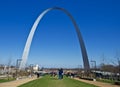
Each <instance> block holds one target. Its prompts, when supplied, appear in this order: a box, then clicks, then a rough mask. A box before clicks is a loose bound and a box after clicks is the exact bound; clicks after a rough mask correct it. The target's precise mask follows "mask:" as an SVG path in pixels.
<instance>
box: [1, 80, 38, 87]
mask: <svg viewBox="0 0 120 87" xmlns="http://www.w3.org/2000/svg"><path fill="white" fill-rule="evenodd" d="M35 79H36V78H24V79H19V80H15V81H10V82H5V83H0V87H17V86H19V85H21V84H24V83H27V82H29V81H32V80H35Z"/></svg>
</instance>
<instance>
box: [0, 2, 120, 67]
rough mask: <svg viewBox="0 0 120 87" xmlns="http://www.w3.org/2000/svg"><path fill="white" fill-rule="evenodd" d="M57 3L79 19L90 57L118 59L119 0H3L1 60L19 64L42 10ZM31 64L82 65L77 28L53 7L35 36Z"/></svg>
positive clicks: (119, 32) (1, 10)
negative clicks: (116, 57)
mask: <svg viewBox="0 0 120 87" xmlns="http://www.w3.org/2000/svg"><path fill="white" fill-rule="evenodd" d="M54 6H57V7H62V8H65V9H66V10H68V11H69V12H70V13H71V14H72V16H73V17H74V19H75V20H76V22H77V24H78V26H79V27H80V31H81V33H82V36H83V39H84V42H85V45H86V49H87V52H88V57H89V60H95V61H96V62H97V64H100V63H102V62H106V63H111V62H112V61H116V59H115V56H116V53H118V56H120V39H119V37H120V1H119V0H1V1H0V64H8V61H9V60H12V64H15V63H16V60H17V59H19V58H21V57H22V52H23V49H24V45H25V42H26V39H27V36H28V34H29V32H30V29H31V27H32V25H33V23H34V21H35V20H36V18H37V17H38V15H39V14H40V13H42V11H44V10H45V9H47V8H49V7H54ZM103 55H104V58H105V60H104V61H103ZM28 64H39V65H41V66H44V67H78V65H82V56H81V50H80V47H79V43H78V39H77V36H76V32H75V29H74V27H73V24H72V23H71V21H70V19H69V18H68V17H67V16H66V15H65V14H64V13H63V12H61V11H57V10H53V11H51V12H49V13H47V14H46V16H45V17H44V18H43V19H42V21H41V22H40V24H39V26H38V28H37V30H36V32H35V35H34V38H33V42H32V45H31V50H30V54H29V58H28ZM90 64H91V63H90Z"/></svg>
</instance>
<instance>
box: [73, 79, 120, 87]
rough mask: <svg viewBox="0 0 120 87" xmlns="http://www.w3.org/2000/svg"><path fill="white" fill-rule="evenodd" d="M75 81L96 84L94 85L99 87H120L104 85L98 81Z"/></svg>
mask: <svg viewBox="0 0 120 87" xmlns="http://www.w3.org/2000/svg"><path fill="white" fill-rule="evenodd" d="M74 79H76V80H79V81H81V82H85V83H89V84H94V85H96V86H99V87H120V86H118V85H112V84H109V83H103V82H98V81H89V80H83V79H78V78H74Z"/></svg>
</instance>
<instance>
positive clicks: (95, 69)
mask: <svg viewBox="0 0 120 87" xmlns="http://www.w3.org/2000/svg"><path fill="white" fill-rule="evenodd" d="M91 62H93V63H94V64H95V66H94V69H95V72H94V73H95V78H96V61H94V60H91Z"/></svg>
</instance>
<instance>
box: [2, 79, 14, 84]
mask: <svg viewBox="0 0 120 87" xmlns="http://www.w3.org/2000/svg"><path fill="white" fill-rule="evenodd" d="M13 80H15V79H13V78H9V80H8V78H5V79H0V83H3V82H9V81H13Z"/></svg>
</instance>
